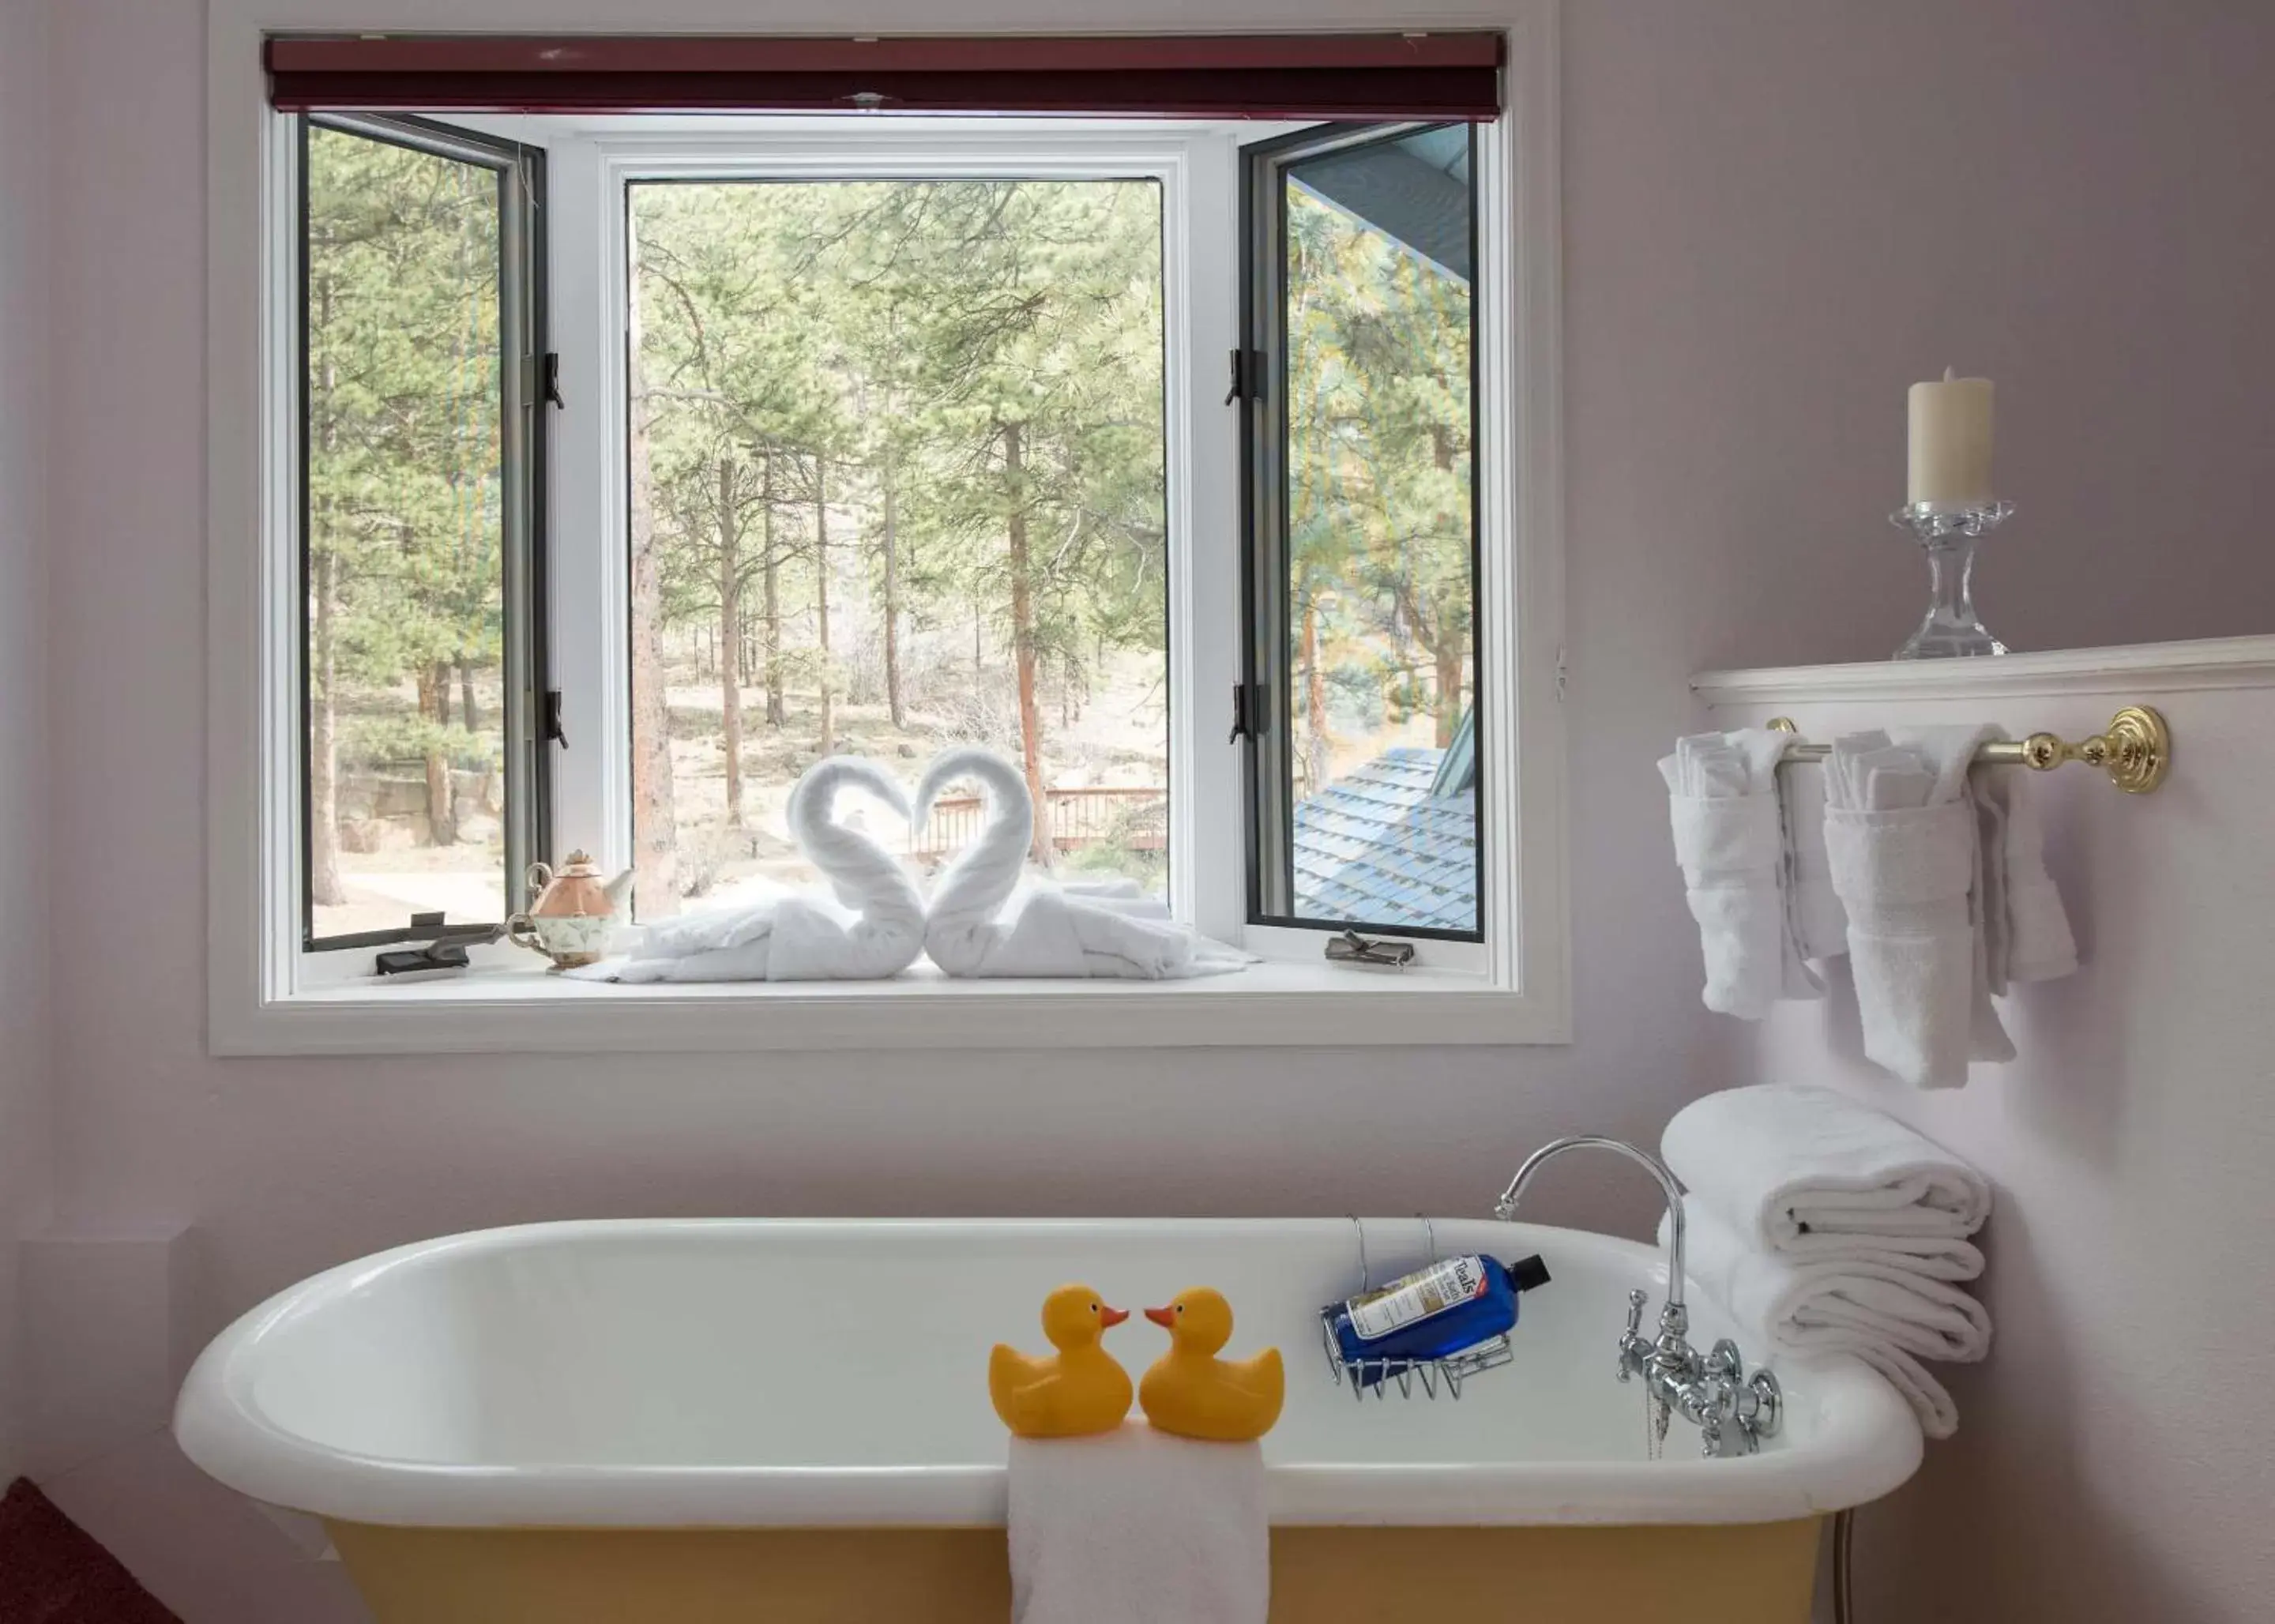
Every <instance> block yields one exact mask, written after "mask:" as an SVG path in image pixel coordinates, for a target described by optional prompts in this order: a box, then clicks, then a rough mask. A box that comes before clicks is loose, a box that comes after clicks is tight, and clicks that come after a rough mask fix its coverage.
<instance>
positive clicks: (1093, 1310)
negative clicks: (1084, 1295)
mask: <svg viewBox="0 0 2275 1624" xmlns="http://www.w3.org/2000/svg"><path fill="white" fill-rule="evenodd" d="M1090 1311H1091V1312H1092V1313H1093V1314H1095V1313H1096V1312H1098V1304H1097V1303H1092V1304H1091V1305H1090Z"/></svg>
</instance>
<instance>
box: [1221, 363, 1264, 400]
mask: <svg viewBox="0 0 2275 1624" xmlns="http://www.w3.org/2000/svg"><path fill="white" fill-rule="evenodd" d="M1263 398H1264V351H1261V350H1235V351H1233V352H1232V387H1231V388H1230V389H1227V390H1226V391H1225V396H1224V404H1226V405H1228V406H1229V405H1230V404H1232V403H1233V402H1234V401H1236V400H1262V399H1263Z"/></svg>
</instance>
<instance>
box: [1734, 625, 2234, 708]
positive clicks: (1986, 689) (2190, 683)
mask: <svg viewBox="0 0 2275 1624" xmlns="http://www.w3.org/2000/svg"><path fill="white" fill-rule="evenodd" d="M2266 687H2275V637H2255V638H2204V639H2203V640H2202V641H2201V642H2195V643H2134V644H2128V645H2125V646H2120V647H2116V648H2071V649H2061V650H2058V651H2056V652H2053V653H2043V654H2007V655H2003V656H2000V657H1999V658H1996V659H1989V660H1906V661H1897V660H1880V661H1863V662H1860V663H1857V664H1854V665H1794V666H1764V667H1761V668H1757V669H1754V670H1746V671H1702V672H1700V673H1699V674H1698V675H1697V676H1694V677H1692V678H1691V679H1690V688H1691V691H1692V692H1694V693H1696V694H1697V696H1698V697H1699V698H1700V699H1702V700H1704V702H1705V703H1706V704H1708V705H1710V706H1758V705H1805V704H1810V703H1825V702H1831V701H1838V700H1859V699H1980V698H1991V697H2007V698H2023V697H2029V696H2035V695H2048V694H2095V693H2099V694H2121V695H2124V696H2126V697H2128V698H2131V697H2136V696H2140V695H2144V694H2152V693H2180V692H2186V691H2207V690H2211V689H2220V688H2266Z"/></svg>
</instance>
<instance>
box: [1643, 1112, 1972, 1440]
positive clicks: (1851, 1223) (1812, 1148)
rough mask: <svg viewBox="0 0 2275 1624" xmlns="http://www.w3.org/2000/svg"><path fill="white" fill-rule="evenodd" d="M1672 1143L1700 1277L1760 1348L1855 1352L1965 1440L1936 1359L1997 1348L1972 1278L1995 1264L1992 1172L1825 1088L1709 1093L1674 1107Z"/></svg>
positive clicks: (1932, 1419) (1922, 1412) (1923, 1422)
mask: <svg viewBox="0 0 2275 1624" xmlns="http://www.w3.org/2000/svg"><path fill="white" fill-rule="evenodd" d="M1659 1150H1660V1153H1661V1154H1662V1155H1663V1156H1664V1158H1665V1159H1666V1161H1667V1166H1668V1167H1670V1168H1672V1169H1673V1170H1674V1174H1675V1175H1676V1176H1677V1177H1678V1178H1680V1179H1681V1180H1682V1182H1683V1186H1684V1188H1685V1189H1686V1190H1689V1194H1688V1195H1687V1196H1686V1197H1684V1198H1683V1204H1682V1211H1683V1214H1684V1217H1685V1219H1686V1220H1687V1226H1688V1231H1689V1233H1688V1235H1687V1237H1686V1238H1687V1240H1688V1242H1689V1257H1688V1259H1687V1271H1686V1272H1687V1273H1689V1276H1690V1278H1691V1279H1692V1280H1694V1281H1695V1282H1696V1283H1697V1285H1698V1287H1699V1288H1701V1289H1702V1290H1703V1291H1704V1292H1705V1293H1706V1294H1707V1295H1710V1296H1712V1297H1713V1298H1714V1299H1715V1300H1716V1301H1717V1302H1719V1303H1721V1305H1722V1306H1723V1307H1724V1308H1725V1309H1726V1310H1727V1311H1728V1312H1729V1314H1730V1317H1731V1318H1733V1319H1734V1320H1735V1321H1736V1322H1737V1324H1738V1326H1739V1329H1740V1334H1741V1336H1742V1338H1743V1339H1745V1344H1744V1345H1745V1350H1746V1353H1747V1355H1748V1356H1749V1357H1750V1358H1751V1359H1759V1360H1765V1361H1767V1360H1770V1359H1772V1358H1773V1357H1774V1356H1776V1355H1778V1354H1785V1355H1788V1356H1810V1355H1818V1354H1853V1355H1855V1356H1856V1357H1858V1358H1860V1359H1862V1360H1863V1362H1864V1363H1867V1364H1869V1365H1871V1367H1872V1368H1873V1369H1874V1370H1876V1371H1879V1372H1880V1374H1881V1375H1883V1376H1885V1377H1886V1378H1887V1379H1888V1380H1889V1382H1890V1383H1891V1384H1892V1385H1893V1386H1894V1387H1895V1388H1896V1389H1897V1391H1898V1392H1900V1393H1901V1394H1903V1395H1904V1397H1905V1398H1906V1399H1907V1400H1908V1401H1910V1403H1911V1406H1912V1409H1914V1410H1915V1411H1916V1412H1917V1414H1918V1416H1919V1418H1920V1426H1921V1429H1922V1430H1923V1431H1925V1432H1926V1433H1927V1435H1928V1436H1929V1437H1930V1438H1948V1437H1950V1436H1951V1434H1952V1432H1953V1431H1954V1429H1955V1428H1956V1427H1957V1426H1958V1424H1959V1415H1958V1412H1957V1410H1956V1409H1954V1407H1953V1405H1952V1401H1951V1395H1950V1394H1948V1393H1946V1391H1945V1390H1944V1386H1943V1384H1942V1383H1941V1382H1939V1381H1938V1380H1937V1379H1935V1377H1934V1376H1932V1375H1931V1374H1930V1373H1929V1371H1928V1369H1927V1366H1926V1364H1925V1363H1923V1361H1947V1362H1954V1363H1968V1362H1971V1361H1974V1360H1977V1359H1980V1358H1982V1357H1983V1356H1984V1355H1985V1354H1986V1353H1988V1352H1989V1351H1990V1349H1991V1317H1990V1316H1989V1315H1988V1314H1987V1313H1985V1312H1984V1309H1983V1305H1982V1304H1981V1303H1977V1302H1976V1300H1975V1299H1974V1298H1973V1297H1972V1296H1970V1295H1968V1293H1967V1292H1966V1291H1964V1290H1962V1289H1961V1287H1963V1286H1965V1285H1966V1284H1967V1283H1968V1282H1969V1281H1970V1280H1975V1279H1976V1278H1978V1277H1979V1276H1980V1275H1981V1274H1982V1273H1983V1253H1982V1252H1981V1251H1980V1250H1978V1249H1977V1248H1976V1245H1975V1243H1974V1240H1973V1236H1974V1235H1975V1233H1976V1231H1977V1230H1978V1229H1980V1228H1981V1227H1983V1222H1984V1219H1986V1218H1987V1217H1989V1216H1990V1212H1991V1187H1990V1185H1989V1183H1988V1182H1986V1181H1985V1180H1984V1177H1983V1175H1981V1174H1979V1173H1977V1172H1976V1170H1975V1169H1974V1168H1973V1167H1969V1166H1968V1164H1967V1163H1965V1162H1964V1161H1961V1159H1959V1158H1957V1157H1955V1156H1954V1155H1952V1154H1951V1153H1950V1152H1946V1151H1945V1150H1943V1149H1942V1148H1940V1147H1939V1146H1938V1145H1936V1144H1933V1143H1932V1142H1931V1141H1930V1140H1928V1139H1926V1138H1924V1137H1921V1136H1920V1135H1919V1134H1917V1133H1915V1132H1914V1131H1913V1130H1912V1129H1909V1128H1907V1127H1906V1126H1904V1124H1903V1123H1901V1122H1897V1121H1896V1120H1895V1119H1894V1118H1893V1117H1892V1116H1889V1115H1887V1114H1886V1113H1885V1112H1881V1111H1876V1110H1874V1109H1872V1108H1871V1107H1869V1106H1865V1105H1861V1104H1859V1103H1857V1102H1856V1101H1855V1100H1853V1099H1848V1097H1846V1096H1845V1095H1841V1094H1838V1093H1835V1092H1834V1091H1832V1090H1831V1089H1825V1088H1776V1087H1768V1086H1757V1087H1752V1088H1735V1089H1730V1090H1727V1091H1724V1092H1722V1093H1719V1094H1709V1095H1707V1096H1706V1097H1705V1098H1704V1099H1699V1100H1696V1101H1694V1102H1692V1103H1691V1104H1690V1105H1688V1106H1686V1107H1683V1108H1682V1110H1681V1111H1679V1112H1677V1113H1676V1114H1675V1116H1674V1121H1673V1122H1669V1123H1668V1124H1667V1132H1666V1134H1665V1136H1664V1137H1662V1138H1661V1139H1660V1141H1659ZM1665 1238H1666V1237H1665V1235H1664V1233H1663V1232H1662V1235H1661V1237H1660V1239H1661V1242H1662V1243H1664V1241H1665Z"/></svg>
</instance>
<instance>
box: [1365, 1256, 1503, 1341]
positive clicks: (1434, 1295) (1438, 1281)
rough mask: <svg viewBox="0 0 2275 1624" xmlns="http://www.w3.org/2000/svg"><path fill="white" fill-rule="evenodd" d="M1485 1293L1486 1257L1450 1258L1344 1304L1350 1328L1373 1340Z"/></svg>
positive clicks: (1367, 1339) (1368, 1339)
mask: <svg viewBox="0 0 2275 1624" xmlns="http://www.w3.org/2000/svg"><path fill="white" fill-rule="evenodd" d="M1483 1295H1485V1259H1484V1258H1475V1257H1470V1258H1447V1260H1446V1261H1445V1262H1443V1263H1433V1264H1432V1265H1430V1266H1429V1267H1428V1268H1426V1269H1422V1270H1419V1271H1417V1272H1416V1273H1412V1274H1409V1275H1407V1276H1406V1277H1405V1278H1404V1279H1403V1280H1393V1281H1391V1282H1390V1284H1388V1285H1387V1286H1385V1287H1383V1288H1381V1289H1380V1290H1379V1291H1370V1292H1367V1293H1365V1294H1364V1295H1360V1296H1356V1297H1353V1298H1352V1299H1351V1300H1350V1301H1349V1303H1346V1304H1345V1305H1344V1306H1345V1307H1347V1308H1348V1309H1349V1311H1350V1323H1351V1329H1352V1330H1353V1331H1355V1332H1357V1333H1358V1337H1359V1340H1360V1341H1367V1342H1372V1341H1375V1340H1377V1339H1378V1338H1380V1337H1386V1336H1388V1335H1389V1334H1390V1333H1392V1332H1393V1331H1395V1330H1398V1329H1399V1328H1400V1327H1401V1326H1410V1325H1412V1324H1414V1323H1415V1322H1416V1321H1417V1320H1423V1319H1428V1318H1431V1317H1432V1316H1433V1315H1437V1314H1442V1313H1444V1312H1446V1311H1447V1310H1448V1309H1455V1308H1459V1307H1461V1305H1462V1304H1463V1303H1471V1302H1475V1301H1476V1300H1477V1299H1478V1298H1479V1297H1482V1296H1483Z"/></svg>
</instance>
